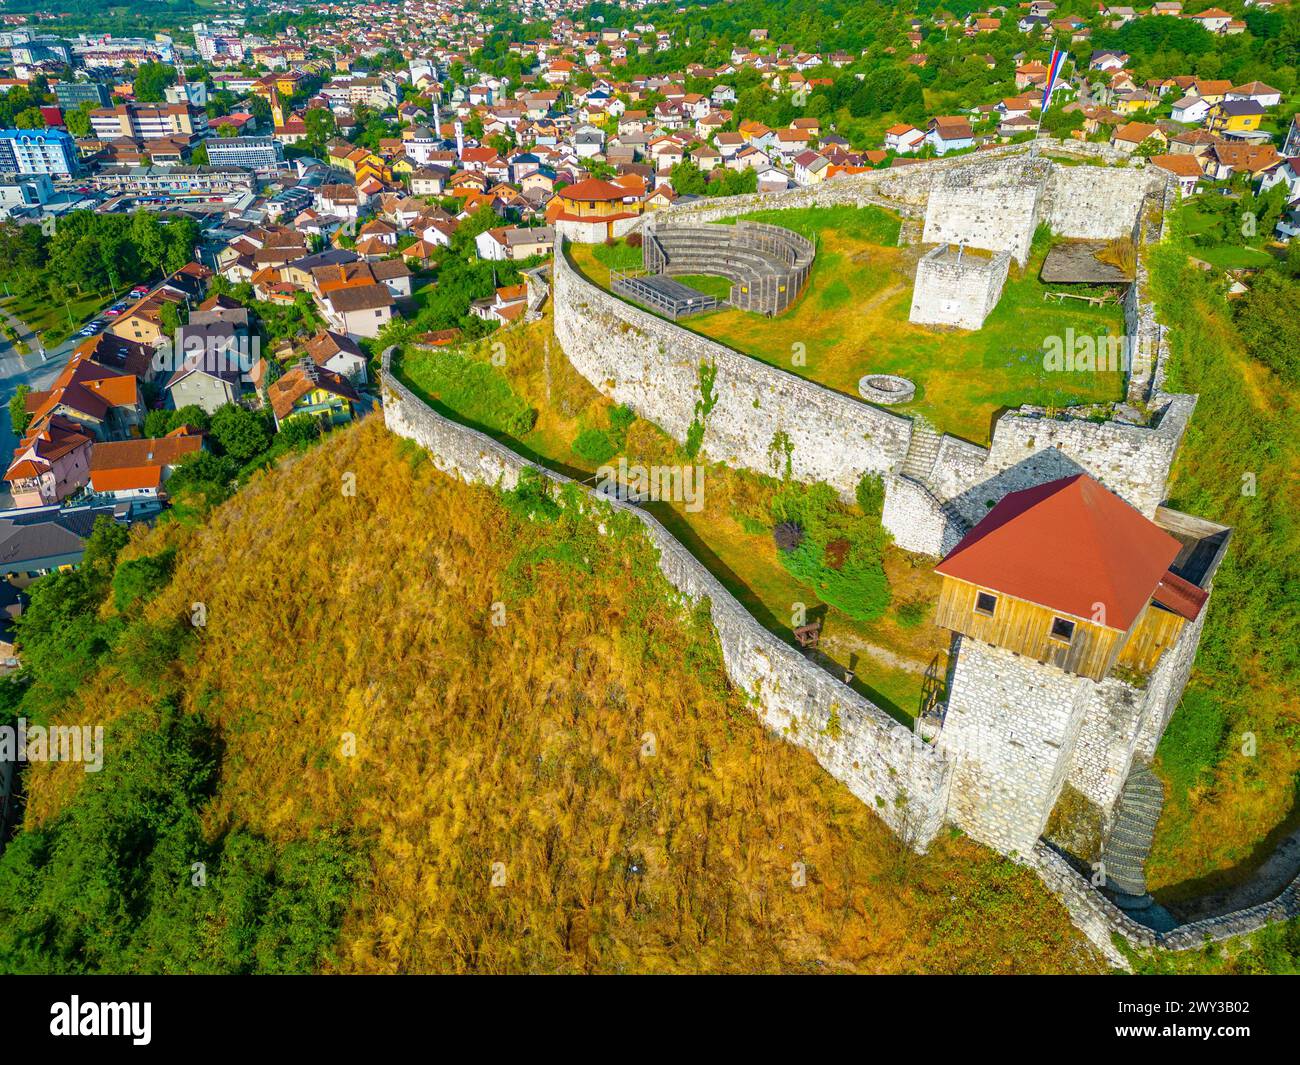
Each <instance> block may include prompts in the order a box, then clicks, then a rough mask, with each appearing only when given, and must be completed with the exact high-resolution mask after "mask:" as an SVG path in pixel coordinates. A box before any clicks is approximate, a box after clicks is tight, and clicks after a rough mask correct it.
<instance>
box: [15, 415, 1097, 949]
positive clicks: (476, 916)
mask: <svg viewBox="0 0 1300 1065" xmlns="http://www.w3.org/2000/svg"><path fill="white" fill-rule="evenodd" d="M349 475H354V476H355V489H356V490H355V494H348V493H347V492H346V491H345V490H344V489H345V486H346V485H348V484H350V483H351V478H350V477H349ZM629 525H630V522H629ZM163 540H170V541H171V542H173V543H174V544H175V545H176V546H177V547H178V548H179V555H178V562H177V566H176V571H175V576H174V578H173V579H172V582H171V585H170V586H169V587H168V588H167V589H166V590H165V591H164V592H163V593H162V594H161V595H159V596H158V598H156V599H155V600H153V601H152V602H151V603H150V605H149V608H148V609H149V614H150V616H153V617H163V616H177V615H188V614H190V613H191V611H192V606H193V604H195V603H203V604H204V606H205V608H206V614H207V624H206V626H205V627H204V628H203V629H202V630H201V634H200V636H199V639H198V641H197V648H196V650H195V651H194V652H193V653H187V654H185V655H183V656H182V657H181V659H180V661H179V663H178V664H177V665H176V666H175V667H173V668H175V669H178V670H179V671H180V672H181V674H182V682H183V690H184V691H185V696H184V700H183V702H184V706H183V709H184V710H185V711H187V712H190V713H193V712H196V711H200V710H201V711H202V713H203V714H204V716H205V717H206V719H207V720H208V721H209V722H210V723H211V724H212V725H213V726H214V728H215V729H216V731H217V733H218V735H219V737H220V740H221V745H222V753H221V763H220V779H219V785H218V787H217V790H216V793H215V797H214V798H213V800H212V801H211V803H210V804H209V806H208V808H207V809H206V810H205V811H204V822H205V824H206V825H207V826H208V827H209V829H210V830H211V831H212V832H213V833H214V834H215V833H217V832H219V831H224V830H228V829H229V828H230V827H231V826H239V827H240V828H246V829H247V830H248V831H250V832H252V833H256V834H259V835H261V836H264V837H266V838H267V839H269V840H271V841H272V842H274V843H276V844H282V843H286V842H289V841H293V840H297V839H304V838H306V837H308V836H309V835H310V834H312V833H317V832H319V831H321V830H330V829H336V828H346V829H347V830H348V833H349V839H356V840H359V841H360V842H359V843H358V844H357V845H358V846H359V847H361V848H363V850H364V857H365V860H366V862H367V871H366V872H365V873H364V874H363V877H362V882H361V884H360V885H359V887H358V889H357V890H356V892H355V894H354V896H353V901H352V903H351V907H350V909H349V911H348V913H347V915H346V917H345V919H344V921H343V925H342V930H341V934H340V942H339V943H338V945H337V948H336V949H335V951H334V952H333V958H334V960H333V961H332V962H330V963H329V964H328V966H327V967H328V968H329V969H332V970H342V971H349V972H385V973H389V972H696V971H761V972H773V971H787V972H788V971H807V972H836V971H858V972H1053V971H1070V972H1077V971H1096V970H1097V969H1098V968H1099V964H1098V962H1097V960H1096V957H1095V955H1094V954H1093V953H1092V952H1091V950H1090V949H1089V948H1088V946H1087V945H1086V943H1085V942H1084V940H1083V939H1082V937H1081V936H1079V935H1078V934H1077V933H1076V932H1075V931H1074V930H1073V928H1072V927H1071V926H1070V924H1069V922H1068V920H1067V918H1066V915H1065V912H1064V910H1063V909H1062V908H1061V907H1060V906H1059V905H1058V903H1057V902H1056V901H1055V900H1054V899H1053V898H1052V897H1051V896H1050V895H1049V894H1048V893H1047V892H1046V891H1045V890H1044V889H1043V888H1042V886H1041V885H1040V883H1039V882H1038V880H1037V879H1036V878H1035V877H1034V876H1033V874H1032V873H1030V872H1027V871H1025V870H1023V869H1020V868H1018V867H1016V866H1014V865H1012V864H1010V863H1008V862H1006V861H1004V860H1003V859H1001V858H999V857H997V856H996V855H994V854H992V853H991V852H989V851H987V850H985V849H983V848H981V847H978V846H976V845H975V844H973V843H971V842H969V841H967V840H965V839H963V838H959V837H950V836H947V835H945V836H944V837H943V838H942V839H941V840H940V841H938V842H937V843H936V845H935V847H934V848H933V849H932V851H931V853H930V854H929V855H927V856H925V857H917V856H914V855H912V854H910V853H908V852H906V851H904V850H902V849H900V847H899V846H898V845H897V844H896V842H895V841H894V839H893V837H892V836H891V834H890V833H889V832H888V831H887V830H886V829H885V828H884V826H883V825H882V824H881V822H879V821H878V820H876V818H875V817H874V816H873V815H872V814H871V813H870V812H869V811H868V810H867V808H866V807H865V806H864V805H862V804H861V803H859V802H858V801H857V800H856V799H854V798H853V797H852V796H851V795H850V794H849V793H848V792H847V790H845V789H844V788H843V787H842V786H840V785H838V784H837V783H835V782H834V781H833V780H831V779H830V778H829V777H827V776H826V774H825V773H824V772H823V771H822V770H821V769H820V768H819V767H818V766H817V765H816V764H815V763H814V761H813V760H812V758H811V757H810V756H808V755H807V754H805V753H803V752H801V751H799V750H798V749H796V748H794V747H791V746H789V745H787V744H785V743H784V742H782V741H781V740H779V739H777V738H776V737H774V736H772V735H769V734H768V733H766V732H765V730H764V729H763V728H762V727H761V726H760V725H759V724H758V722H757V720H756V719H755V718H754V716H753V715H752V713H751V711H750V710H749V709H748V708H747V707H746V705H745V703H744V701H743V699H742V697H741V696H740V695H739V694H738V693H737V692H735V691H733V690H731V689H730V687H729V686H728V684H727V682H726V678H725V675H724V674H723V672H722V668H721V662H720V656H719V653H718V649H717V644H716V640H715V638H714V635H713V632H712V629H711V628H710V627H709V625H708V624H707V621H705V620H703V618H702V617H701V615H700V614H699V612H698V611H697V612H694V613H691V612H688V611H686V610H684V609H683V608H682V607H681V605H680V604H679V603H678V602H677V601H676V600H675V599H674V598H673V596H672V593H671V589H670V588H669V586H668V585H667V584H666V582H664V581H663V580H662V578H661V577H660V576H659V574H658V571H657V570H656V568H655V565H654V559H653V557H652V552H651V549H650V548H649V546H648V544H647V543H646V541H645V540H644V539H643V538H642V537H641V536H640V534H639V533H631V532H628V531H627V529H620V528H619V527H617V523H615V527H613V528H611V529H610V530H609V533H608V535H601V534H600V533H599V532H598V531H597V528H596V522H595V521H594V520H593V519H592V518H591V517H589V516H588V517H583V516H580V515H578V514H577V513H576V512H575V510H574V509H572V508H571V509H569V510H566V511H565V512H564V514H563V515H562V516H561V517H560V518H558V519H557V520H556V521H554V522H547V521H534V522H528V521H525V520H522V519H520V518H518V517H516V516H515V515H514V514H513V513H512V512H511V511H510V510H509V509H508V508H507V507H505V506H504V505H503V503H502V500H501V497H500V496H499V495H497V494H496V493H495V492H494V491H492V490H490V489H488V488H484V487H469V486H465V485H462V484H458V483H456V482H454V481H452V480H450V479H449V478H447V477H446V476H445V475H443V474H440V473H438V472H437V471H436V470H435V469H434V468H433V466H432V465H431V463H430V462H429V461H428V460H427V458H426V457H425V456H424V455H423V453H422V452H420V451H418V449H415V448H414V447H412V446H411V445H409V444H405V443H403V442H400V441H398V440H396V439H395V438H393V437H392V436H390V435H389V434H388V433H387V432H386V430H385V429H384V427H383V425H382V422H381V421H379V420H378V419H377V418H371V419H369V420H367V421H366V422H365V423H363V424H362V425H360V426H359V427H356V428H354V429H352V430H348V431H343V432H339V433H337V434H335V435H334V436H333V437H332V438H331V439H330V440H329V441H327V442H326V443H325V444H323V445H322V446H321V447H319V448H317V449H315V450H313V451H311V452H309V453H307V454H305V455H301V456H298V457H296V458H294V459H291V460H289V461H287V462H286V463H284V464H282V465H281V466H280V467H279V468H278V469H276V470H273V471H271V472H270V473H268V474H264V475H259V476H258V477H257V478H256V479H255V480H254V481H253V483H252V484H251V485H249V486H248V487H247V488H245V489H244V490H243V491H241V492H240V493H239V494H238V495H236V496H235V497H234V498H233V499H232V500H231V501H230V502H228V503H226V504H225V505H224V506H222V507H221V508H220V509H218V510H217V511H216V512H214V514H213V515H212V517H211V519H210V521H209V522H208V523H207V524H206V525H204V526H203V527H201V528H199V529H197V530H195V531H192V532H189V531H182V530H179V529H178V528H176V527H172V528H171V529H165V528H164V529H159V530H157V531H156V532H154V533H151V534H149V535H148V536H147V537H144V538H141V539H138V540H136V541H134V542H133V543H132V544H131V545H130V546H129V547H128V548H127V549H126V551H125V552H124V554H123V557H124V558H129V557H139V556H142V555H146V554H150V553H153V552H157V551H158V550H159V548H160V547H161V546H162V543H161V542H162V541H163ZM494 604H500V606H499V607H497V608H495V610H494ZM494 621H503V622H504V624H501V625H497V624H494ZM111 668H112V667H108V670H106V671H104V672H101V674H100V675H99V676H98V677H97V678H96V679H95V680H94V682H93V685H94V693H93V694H94V696H95V698H97V699H99V698H101V697H102V698H103V701H101V702H99V712H100V714H101V715H102V714H106V713H107V714H112V713H114V712H115V710H114V707H116V706H119V705H125V704H127V703H129V702H130V701H131V700H130V697H129V691H128V692H127V694H124V688H123V686H124V685H125V684H126V683H127V682H126V681H125V680H124V679H123V678H122V677H121V676H117V675H114V674H112V672H111ZM109 693H116V694H114V695H112V697H109ZM89 694H92V693H88V695H89ZM353 752H354V753H353ZM74 768H75V767H74ZM78 776H82V777H84V774H77V773H76V772H71V773H60V772H59V771H58V770H57V769H55V770H54V771H50V770H49V767H42V769H41V771H39V772H33V774H32V800H31V804H30V807H29V810H28V823H29V826H30V825H37V824H39V823H41V822H42V821H43V820H46V819H49V818H51V817H52V816H53V815H54V814H55V813H56V812H57V811H58V810H59V808H60V807H62V806H64V805H65V804H67V803H68V802H70V801H75V798H74V797H73V796H74V789H75V787H78V786H81V782H80V780H78V779H77V778H78ZM800 868H801V869H803V870H805V871H806V882H804V883H803V884H802V885H800V884H799V883H798V880H799V878H798V876H797V875H796V870H797V869H800Z"/></svg>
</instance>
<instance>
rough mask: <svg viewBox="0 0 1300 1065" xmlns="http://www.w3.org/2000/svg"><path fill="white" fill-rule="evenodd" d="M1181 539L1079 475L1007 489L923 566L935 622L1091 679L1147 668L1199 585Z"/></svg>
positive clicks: (1194, 600)
mask: <svg viewBox="0 0 1300 1065" xmlns="http://www.w3.org/2000/svg"><path fill="white" fill-rule="evenodd" d="M1181 550H1182V544H1181V543H1180V542H1179V541H1178V540H1177V539H1175V538H1174V537H1173V536H1171V535H1170V534H1169V533H1168V532H1166V531H1165V530H1164V529H1162V528H1161V527H1160V526H1158V525H1157V524H1156V523H1155V522H1153V521H1151V520H1150V519H1148V518H1147V517H1145V516H1144V515H1143V514H1141V513H1140V512H1139V511H1137V510H1136V509H1134V508H1133V507H1132V506H1130V505H1129V504H1128V503H1126V502H1124V500H1122V499H1120V498H1119V497H1118V496H1116V495H1115V494H1113V493H1112V492H1110V491H1108V490H1107V489H1106V488H1104V487H1102V485H1100V484H1099V483H1098V482H1097V481H1095V480H1093V479H1092V478H1091V477H1089V476H1088V475H1087V474H1082V473H1080V474H1075V475H1073V476H1070V477H1064V478H1061V479H1060V480H1056V481H1051V482H1049V483H1047V484H1042V485H1038V486H1037V487H1034V488H1027V489H1025V490H1023V491H1020V492H1012V493H1011V494H1010V495H1007V496H1006V497H1004V498H1003V499H1002V501H1001V502H1000V503H998V504H997V506H995V507H994V508H993V509H992V510H991V511H989V513H988V514H987V515H986V516H985V517H984V519H983V520H982V521H981V522H980V523H979V524H978V525H976V526H975V528H974V529H972V530H971V532H970V533H968V534H967V536H966V537H965V538H964V539H963V540H962V541H961V543H959V544H958V545H957V546H956V547H955V548H953V550H952V551H951V552H949V554H948V555H947V556H946V557H945V558H944V559H943V561H942V562H940V563H939V565H938V566H936V567H935V572H936V573H938V574H939V575H940V576H941V577H942V578H943V579H944V586H943V590H942V592H941V594H940V601H939V607H938V609H937V611H936V616H935V620H936V623H937V624H940V625H942V626H944V627H945V628H950V629H954V630H955V631H957V632H959V633H962V634H963V635H965V636H968V637H970V638H972V639H976V640H981V641H983V642H986V643H992V644H994V645H996V646H999V647H1003V648H1006V649H1008V650H1011V651H1014V652H1016V653H1018V654H1024V655H1026V656H1028V657H1031V658H1034V659H1037V660H1038V661H1040V662H1050V663H1052V664H1053V665H1057V666H1059V667H1060V668H1062V669H1064V670H1066V671H1067V672H1071V673H1076V674H1078V675H1080V676H1086V677H1090V678H1091V679H1093V680H1101V679H1103V678H1104V677H1105V676H1106V675H1107V674H1108V673H1109V672H1110V670H1111V669H1112V668H1113V667H1114V666H1115V665H1117V664H1118V665H1121V666H1125V667H1128V668H1131V669H1135V670H1138V671H1141V672H1149V670H1150V669H1152V668H1154V665H1155V662H1156V661H1157V660H1158V658H1159V656H1160V654H1161V653H1162V652H1163V651H1164V650H1165V649H1166V648H1168V647H1170V646H1172V644H1173V642H1174V641H1175V640H1176V638H1177V636H1178V633H1179V632H1180V631H1181V629H1182V626H1183V625H1184V624H1185V623H1186V622H1188V621H1191V620H1195V618H1196V617H1197V616H1198V614H1199V613H1200V609H1201V606H1202V605H1203V604H1204V602H1205V600H1206V597H1207V594H1208V593H1206V592H1205V591H1204V590H1203V589H1201V588H1198V587H1197V586H1196V585H1195V584H1192V583H1191V582H1189V581H1187V580H1185V579H1184V578H1183V577H1181V576H1180V575H1179V574H1177V573H1176V572H1174V571H1173V570H1172V569H1171V566H1173V564H1174V560H1175V559H1176V558H1177V557H1178V555H1179V553H1180V551H1181Z"/></svg>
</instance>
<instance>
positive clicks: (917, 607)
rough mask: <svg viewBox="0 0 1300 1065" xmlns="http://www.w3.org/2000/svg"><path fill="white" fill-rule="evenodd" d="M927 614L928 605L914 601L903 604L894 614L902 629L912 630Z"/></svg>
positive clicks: (928, 610)
mask: <svg viewBox="0 0 1300 1065" xmlns="http://www.w3.org/2000/svg"><path fill="white" fill-rule="evenodd" d="M929 612H930V604H929V603H926V602H923V601H921V600H919V599H914V600H912V601H911V602H909V603H903V604H902V605H901V606H900V607H899V608H898V610H897V611H896V612H895V617H896V618H897V620H898V624H899V625H901V626H902V627H903V628H905V629H914V628H916V627H917V626H918V625H920V624H921V622H923V621H924V620H925V616H926V614H928V613H929Z"/></svg>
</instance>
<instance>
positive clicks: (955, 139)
mask: <svg viewBox="0 0 1300 1065" xmlns="http://www.w3.org/2000/svg"><path fill="white" fill-rule="evenodd" d="M926 141H927V142H928V143H929V144H932V145H933V146H934V150H935V154H936V155H946V154H947V153H948V152H955V151H962V150H964V149H966V148H972V147H974V145H975V133H974V131H973V130H972V129H971V127H970V122H969V121H968V120H967V119H965V118H964V117H962V116H960V115H940V116H938V117H936V118H932V119H931V120H930V124H929V125H928V126H927V127H926Z"/></svg>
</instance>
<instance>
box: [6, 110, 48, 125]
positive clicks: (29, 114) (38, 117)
mask: <svg viewBox="0 0 1300 1065" xmlns="http://www.w3.org/2000/svg"><path fill="white" fill-rule="evenodd" d="M14 125H15V126H16V127H17V128H18V129H44V128H45V116H44V115H43V114H41V110H40V108H39V107H29V108H27V109H26V110H25V111H20V112H18V114H17V115H15V116H14Z"/></svg>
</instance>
